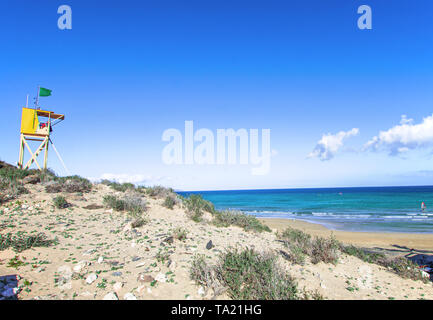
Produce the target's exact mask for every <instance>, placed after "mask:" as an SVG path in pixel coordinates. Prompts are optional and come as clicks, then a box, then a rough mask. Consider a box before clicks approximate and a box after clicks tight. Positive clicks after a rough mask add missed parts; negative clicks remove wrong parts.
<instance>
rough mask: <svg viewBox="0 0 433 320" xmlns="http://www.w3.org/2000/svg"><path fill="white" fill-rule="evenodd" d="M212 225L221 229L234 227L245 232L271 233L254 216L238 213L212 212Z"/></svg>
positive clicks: (226, 211) (227, 211)
mask: <svg viewBox="0 0 433 320" xmlns="http://www.w3.org/2000/svg"><path fill="white" fill-rule="evenodd" d="M213 223H214V224H215V225H217V226H223V227H228V226H231V225H234V226H238V227H241V228H243V229H244V230H245V231H251V230H253V231H257V232H262V231H267V232H270V231H271V229H269V227H268V226H266V225H264V224H263V223H261V222H260V221H259V220H258V219H257V218H256V217H255V216H252V215H248V214H245V213H242V212H240V211H229V210H225V211H216V212H214V220H213Z"/></svg>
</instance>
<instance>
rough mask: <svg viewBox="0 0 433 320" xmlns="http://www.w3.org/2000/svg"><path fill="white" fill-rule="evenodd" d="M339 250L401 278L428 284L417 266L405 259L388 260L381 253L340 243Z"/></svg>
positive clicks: (427, 280)
mask: <svg viewBox="0 0 433 320" xmlns="http://www.w3.org/2000/svg"><path fill="white" fill-rule="evenodd" d="M340 248H341V251H342V252H344V253H345V254H348V255H351V256H355V257H357V258H359V259H361V260H363V261H365V262H369V263H375V264H377V265H380V266H382V267H385V268H388V269H390V270H391V271H392V272H394V273H395V274H397V275H399V276H400V277H402V278H406V279H412V280H421V281H423V282H426V283H427V282H429V279H427V278H424V277H423V276H422V274H421V272H420V270H419V268H418V265H417V264H416V263H414V262H412V261H411V260H409V259H407V258H405V257H396V258H389V257H386V256H385V255H384V254H382V253H376V252H368V251H367V250H366V249H362V248H358V247H355V246H353V245H348V246H345V245H343V244H341V243H340Z"/></svg>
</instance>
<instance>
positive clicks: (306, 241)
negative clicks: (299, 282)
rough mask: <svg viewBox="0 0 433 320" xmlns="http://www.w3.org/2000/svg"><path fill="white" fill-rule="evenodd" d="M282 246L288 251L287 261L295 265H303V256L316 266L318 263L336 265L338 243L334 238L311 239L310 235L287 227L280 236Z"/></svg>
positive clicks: (338, 250) (338, 249)
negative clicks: (282, 242) (307, 257)
mask: <svg viewBox="0 0 433 320" xmlns="http://www.w3.org/2000/svg"><path fill="white" fill-rule="evenodd" d="M279 236H280V237H282V238H283V241H284V244H285V245H286V247H287V248H288V249H289V253H288V256H286V258H287V259H289V260H290V261H291V262H293V263H296V264H303V263H304V261H305V256H309V257H310V258H311V262H312V263H314V264H316V263H319V262H321V261H322V262H325V263H333V264H335V263H337V261H338V255H339V252H340V243H339V242H338V241H337V240H336V239H335V238H334V237H332V236H331V237H330V238H329V239H325V238H321V237H316V238H314V239H312V238H311V235H309V234H308V233H305V232H303V231H301V230H297V229H293V228H291V227H288V228H287V229H285V230H284V231H283V232H282V234H280V235H279Z"/></svg>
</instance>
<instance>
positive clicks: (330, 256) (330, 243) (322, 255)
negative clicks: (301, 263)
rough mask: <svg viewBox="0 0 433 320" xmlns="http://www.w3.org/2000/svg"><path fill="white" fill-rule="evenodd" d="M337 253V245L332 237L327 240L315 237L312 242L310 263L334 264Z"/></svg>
mask: <svg viewBox="0 0 433 320" xmlns="http://www.w3.org/2000/svg"><path fill="white" fill-rule="evenodd" d="M339 252H340V251H339V243H338V242H337V241H336V239H335V238H334V237H332V236H331V237H330V238H329V239H325V238H321V237H316V238H314V240H313V242H312V248H311V262H312V263H314V264H316V263H319V262H324V263H333V264H336V263H337V262H338V255H339Z"/></svg>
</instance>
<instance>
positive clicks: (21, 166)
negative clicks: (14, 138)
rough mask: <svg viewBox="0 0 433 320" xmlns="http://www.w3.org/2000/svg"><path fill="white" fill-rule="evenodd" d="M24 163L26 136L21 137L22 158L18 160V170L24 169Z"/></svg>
mask: <svg viewBox="0 0 433 320" xmlns="http://www.w3.org/2000/svg"><path fill="white" fill-rule="evenodd" d="M23 163H24V136H23V134H22V133H21V135H20V156H19V158H18V168H20V169H22V168H23Z"/></svg>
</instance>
